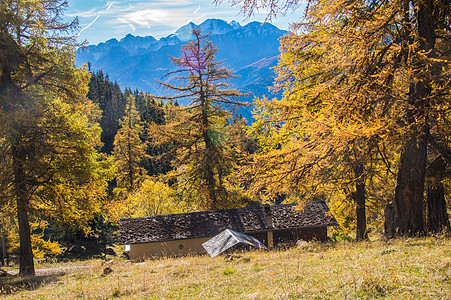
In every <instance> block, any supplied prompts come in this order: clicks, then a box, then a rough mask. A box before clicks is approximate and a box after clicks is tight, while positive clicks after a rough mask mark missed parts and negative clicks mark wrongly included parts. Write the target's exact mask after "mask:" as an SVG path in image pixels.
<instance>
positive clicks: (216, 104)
mask: <svg viewBox="0 0 451 300" xmlns="http://www.w3.org/2000/svg"><path fill="white" fill-rule="evenodd" d="M216 52H217V48H215V47H214V46H213V44H212V43H211V42H210V41H208V40H207V39H206V37H205V36H203V35H202V33H201V32H200V31H199V30H197V29H196V30H193V40H192V41H191V42H189V43H187V44H186V45H184V46H183V48H182V56H181V57H180V58H175V57H173V58H172V61H173V62H174V64H175V65H176V66H177V67H178V69H177V70H176V71H174V72H171V73H170V74H167V76H172V77H174V76H176V77H177V79H176V80H178V81H177V83H171V82H165V83H162V84H163V86H165V87H167V88H169V89H170V90H172V91H175V92H176V93H177V95H176V96H173V97H165V99H171V100H174V99H180V98H184V99H186V100H188V106H186V107H183V106H181V107H174V108H171V109H169V110H168V111H167V113H166V116H167V118H170V119H168V124H167V125H163V126H157V125H155V126H154V127H153V128H152V130H151V132H150V134H151V136H152V139H153V141H154V143H155V144H157V145H164V144H166V145H169V150H170V151H168V152H167V153H168V154H171V153H174V152H175V156H174V159H173V167H174V168H175V170H174V171H173V172H171V173H170V174H169V176H171V177H173V178H178V182H179V185H183V189H189V190H196V191H198V194H199V200H198V202H199V207H202V208H204V209H219V208H223V207H226V206H228V205H229V204H228V203H229V199H228V193H227V189H226V186H225V185H226V177H227V176H228V175H229V174H230V172H231V170H232V169H233V168H234V164H235V159H234V156H233V152H232V151H231V148H232V146H231V145H229V143H228V124H227V120H228V118H229V117H230V110H231V109H233V108H235V107H236V106H237V105H243V104H242V103H241V102H238V101H237V100H235V98H236V97H238V96H240V93H239V92H238V91H236V90H233V89H228V88H227V87H228V86H229V84H228V83H226V80H227V79H228V78H231V77H232V76H233V75H232V72H231V71H230V70H228V69H227V68H225V67H223V66H222V65H221V62H217V61H215V54H216ZM228 109H229V110H228ZM171 151H172V152H171ZM182 182H183V183H182Z"/></svg>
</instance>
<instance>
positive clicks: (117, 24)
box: [65, 0, 302, 44]
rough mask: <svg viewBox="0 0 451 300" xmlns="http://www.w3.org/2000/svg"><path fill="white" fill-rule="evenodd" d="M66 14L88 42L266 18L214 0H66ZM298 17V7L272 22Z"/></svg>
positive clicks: (81, 38) (284, 22)
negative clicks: (209, 21) (208, 22)
mask: <svg viewBox="0 0 451 300" xmlns="http://www.w3.org/2000/svg"><path fill="white" fill-rule="evenodd" d="M65 15H66V16H67V17H75V16H78V18H79V23H80V30H81V31H80V33H79V37H78V39H79V41H84V40H87V41H88V43H89V44H98V43H100V42H104V41H106V40H109V39H111V38H117V39H121V38H122V37H124V36H125V35H127V34H128V33H131V34H133V35H139V36H147V35H151V36H153V37H155V38H160V37H163V36H167V35H169V34H171V33H174V32H175V31H176V30H177V29H178V28H180V27H181V26H183V25H185V24H187V23H189V22H194V23H195V24H200V23H202V22H203V21H204V20H206V19H210V18H217V19H223V20H226V21H232V20H235V21H237V22H239V23H241V24H242V25H244V24H246V23H248V22H251V21H255V20H257V21H264V20H265V18H266V12H265V11H260V12H257V13H255V16H254V17H251V18H249V19H246V18H245V17H244V16H243V14H242V13H240V8H239V7H238V6H236V7H232V6H231V5H230V3H227V2H225V3H222V4H220V5H218V6H216V5H215V4H213V0H167V1H164V0H147V1H143V0H126V1H111V0H108V1H107V0H69V7H68V9H67V10H66V13H65ZM301 16H302V10H301V9H298V10H297V11H295V12H289V13H287V14H286V15H285V16H278V17H277V18H276V19H273V20H272V22H271V23H273V24H274V25H276V26H277V27H279V28H281V29H288V28H289V24H290V23H292V22H294V21H297V20H300V17H301Z"/></svg>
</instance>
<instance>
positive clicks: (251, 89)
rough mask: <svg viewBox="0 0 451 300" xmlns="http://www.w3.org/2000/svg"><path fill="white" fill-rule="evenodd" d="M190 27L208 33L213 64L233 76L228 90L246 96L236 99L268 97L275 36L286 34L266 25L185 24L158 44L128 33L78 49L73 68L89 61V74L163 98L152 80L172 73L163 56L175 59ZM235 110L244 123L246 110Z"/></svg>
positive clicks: (164, 91)
mask: <svg viewBox="0 0 451 300" xmlns="http://www.w3.org/2000/svg"><path fill="white" fill-rule="evenodd" d="M194 28H198V29H200V30H201V31H202V33H204V34H209V37H208V39H209V40H211V41H212V42H213V44H214V45H215V46H216V47H218V52H217V60H223V64H224V65H225V66H227V67H228V68H230V69H232V70H233V73H234V75H237V76H238V77H237V78H235V79H233V80H231V83H232V84H233V88H236V89H239V90H240V91H242V92H245V93H249V95H248V96H246V97H245V98H243V99H241V100H244V101H249V102H251V101H252V99H253V98H254V97H255V96H261V95H262V94H267V95H269V94H270V92H269V91H268V87H269V86H272V84H273V81H274V78H275V73H274V71H273V69H272V67H274V66H275V65H276V64H277V61H278V55H279V46H280V43H279V38H280V37H282V36H283V35H284V34H286V33H287V31H285V30H280V29H278V28H277V27H275V26H274V25H272V24H269V23H259V22H251V23H248V24H246V25H244V26H241V25H240V24H239V23H238V22H235V21H232V22H226V21H223V20H220V19H208V20H206V21H204V22H203V23H201V24H199V25H196V24H194V23H189V24H187V25H185V26H183V27H181V28H180V29H178V30H177V31H176V32H175V33H174V34H171V35H169V36H166V37H162V38H160V39H159V40H157V39H155V38H154V37H152V36H146V37H140V36H134V35H132V34H128V35H127V36H125V37H124V38H122V39H121V40H117V39H110V40H108V41H106V42H105V43H100V44H98V45H90V46H87V47H83V48H80V49H78V50H77V56H76V64H77V65H78V66H80V65H82V64H84V63H89V65H90V69H91V71H96V70H102V71H103V72H104V73H107V74H108V75H109V78H110V80H112V81H116V82H117V83H118V84H119V85H120V86H121V87H122V88H125V87H130V88H131V89H132V90H135V89H138V90H140V91H143V92H148V93H150V94H154V95H168V94H170V91H168V90H167V89H165V88H163V87H161V86H160V84H159V83H158V82H157V79H159V80H162V79H163V77H164V75H165V74H166V73H168V72H170V71H171V70H174V68H175V65H174V64H172V62H171V60H170V57H169V56H173V57H179V56H180V54H181V47H182V45H183V44H185V43H186V42H188V41H189V40H191V39H192V29H194ZM273 96H274V95H273ZM181 103H182V104H185V103H183V102H181ZM241 112H242V113H243V115H245V117H246V118H248V119H249V117H250V110H249V109H247V111H241Z"/></svg>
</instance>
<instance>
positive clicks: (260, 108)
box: [0, 0, 451, 275]
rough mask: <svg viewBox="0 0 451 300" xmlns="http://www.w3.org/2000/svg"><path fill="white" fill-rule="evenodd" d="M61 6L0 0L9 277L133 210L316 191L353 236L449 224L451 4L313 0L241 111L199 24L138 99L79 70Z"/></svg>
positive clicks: (420, 231) (90, 241)
mask: <svg viewBox="0 0 451 300" xmlns="http://www.w3.org/2000/svg"><path fill="white" fill-rule="evenodd" d="M216 2H223V1H222V0H217V1H216ZM224 2H226V1H224ZM299 2H300V1H291V0H290V1H288V0H269V1H263V0H262V1H260V0H242V1H236V4H237V5H241V6H242V9H243V12H244V13H246V14H249V16H251V15H252V13H253V11H254V10H256V9H259V8H270V10H269V12H270V13H269V15H268V17H269V18H272V17H276V16H277V15H278V14H283V13H284V12H286V11H287V10H289V9H295V8H296V7H297V5H298V4H299ZM65 6H66V2H65V1H62V0H37V1H24V0H4V1H1V2H0V29H1V31H0V88H1V90H0V104H1V106H0V228H1V230H2V231H1V236H2V241H3V244H2V250H3V251H2V258H4V259H6V256H8V257H18V260H19V263H20V274H21V275H34V274H35V270H34V260H33V258H36V257H43V256H44V255H47V256H58V255H60V256H61V255H64V254H65V253H68V250H69V249H70V248H71V246H73V245H80V246H81V247H84V248H85V249H90V251H91V252H92V253H87V254H89V255H96V254H99V253H102V252H103V251H105V250H106V248H107V246H109V245H112V244H114V243H115V242H116V240H115V238H116V235H115V232H116V230H117V225H118V222H119V220H120V219H122V218H131V217H144V216H151V215H161V214H172V213H182V212H192V211H201V210H214V209H223V208H236V207H245V206H255V205H263V204H275V203H277V204H279V203H299V205H300V207H302V205H303V204H305V203H307V202H309V201H312V200H324V201H325V202H326V203H327V204H328V206H329V207H330V209H331V211H332V213H333V215H334V216H335V218H336V219H337V220H338V222H339V224H340V226H339V227H337V228H334V229H333V234H334V235H350V236H351V237H352V238H355V239H356V240H358V241H361V240H366V239H368V238H369V236H371V235H385V236H386V237H387V238H394V237H399V236H417V235H427V234H436V233H441V232H448V233H449V232H450V231H451V228H450V222H449V215H448V210H449V208H450V207H451V204H450V203H451V202H450V198H449V196H450V185H449V177H448V175H450V174H451V173H450V168H449V164H450V163H451V141H450V140H449V137H450V136H451V127H450V124H451V122H450V121H451V119H450V101H451V85H450V82H451V73H450V71H451V69H450V59H451V56H450V51H451V27H450V26H451V22H450V12H451V5H450V4H449V2H448V1H445V0H438V1H432V0H424V1H414V0H399V1H392V0H390V1H379V0H374V1H360V0H355V1H341V0H333V1H323V0H316V1H309V5H308V6H307V8H306V9H305V12H304V14H305V15H304V16H303V17H302V18H303V19H302V20H301V19H300V20H299V23H296V24H293V26H292V28H291V30H290V32H289V33H288V34H286V35H285V36H283V37H282V38H281V39H280V43H281V47H280V51H281V52H280V58H279V62H278V65H277V67H276V69H275V72H276V74H277V79H276V81H275V82H274V88H275V89H276V90H278V91H279V92H280V95H281V96H280V97H278V98H269V97H268V98H266V97H261V98H258V99H255V100H254V104H253V105H254V108H253V109H254V116H253V117H254V122H253V123H248V122H247V121H246V119H245V118H243V117H242V116H240V114H239V113H238V112H237V109H238V108H240V107H242V106H246V105H249V104H248V103H244V102H242V101H241V100H240V97H243V96H246V95H244V94H243V93H241V92H240V91H239V90H236V89H234V87H233V86H231V85H230V81H231V80H233V78H234V74H233V72H232V71H231V70H229V69H228V68H227V67H225V65H226V64H224V63H223V62H221V61H220V60H218V59H217V58H216V53H217V51H218V48H217V46H216V45H214V44H213V43H212V42H210V41H209V39H208V34H207V33H204V32H201V31H199V30H194V31H193V35H192V36H193V38H192V39H191V40H190V41H189V42H187V43H186V44H185V45H184V46H183V48H182V50H181V52H180V53H179V54H178V55H177V56H171V57H170V58H168V59H171V60H172V63H173V64H174V66H175V71H173V72H171V73H169V74H167V75H166V77H164V78H163V79H162V80H161V85H162V86H163V87H165V88H166V89H167V90H168V93H167V94H160V95H150V94H147V93H144V92H142V91H139V90H131V89H130V88H128V87H122V86H119V85H118V84H117V83H115V82H112V81H111V80H110V78H109V76H108V74H105V73H103V72H102V71H95V72H91V70H90V66H89V65H85V66H83V67H80V68H76V67H75V63H74V58H75V51H76V50H77V49H78V48H79V47H80V46H82V45H80V44H79V43H78V42H77V41H76V33H77V30H79V28H78V24H77V20H76V19H74V20H69V21H67V20H68V19H67V18H65V17H63V16H64V10H65ZM300 15H301V14H300ZM148 71H149V72H152V70H148ZM165 78H170V79H171V80H168V81H165ZM174 78H176V80H174ZM179 103H188V104H184V105H181V104H179Z"/></svg>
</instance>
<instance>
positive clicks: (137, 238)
mask: <svg viewBox="0 0 451 300" xmlns="http://www.w3.org/2000/svg"><path fill="white" fill-rule="evenodd" d="M296 206H297V204H281V205H273V206H269V205H268V206H256V207H245V208H235V209H223V210H214V211H202V212H193V213H183V214H171V215H160V216H151V217H143V218H131V219H122V220H121V221H120V243H121V244H123V245H125V246H126V250H129V251H130V252H129V254H130V259H132V260H136V259H140V258H151V257H161V256H183V255H187V254H194V253H197V254H201V253H206V252H205V250H204V249H203V247H202V243H204V242H206V241H207V240H209V239H210V238H212V237H213V236H215V235H217V234H218V233H220V232H222V231H223V230H225V229H231V230H233V231H236V232H240V233H244V234H247V235H250V236H253V237H255V238H257V239H258V240H259V241H261V242H262V243H263V244H265V246H267V247H268V248H271V247H273V246H274V245H279V244H286V243H293V244H294V243H296V241H298V240H300V239H302V240H306V241H309V240H313V239H316V240H319V241H325V240H326V239H327V226H337V225H338V223H337V221H336V220H335V218H334V217H333V216H332V215H331V213H330V211H329V208H328V207H327V205H326V203H325V202H324V201H315V202H310V203H308V204H307V205H306V206H305V207H304V209H303V210H302V211H299V210H297V208H296Z"/></svg>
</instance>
